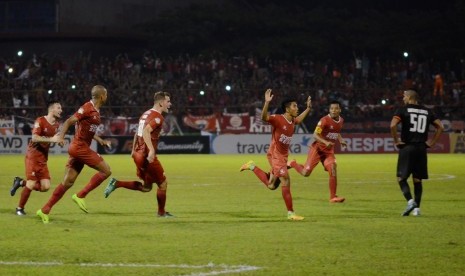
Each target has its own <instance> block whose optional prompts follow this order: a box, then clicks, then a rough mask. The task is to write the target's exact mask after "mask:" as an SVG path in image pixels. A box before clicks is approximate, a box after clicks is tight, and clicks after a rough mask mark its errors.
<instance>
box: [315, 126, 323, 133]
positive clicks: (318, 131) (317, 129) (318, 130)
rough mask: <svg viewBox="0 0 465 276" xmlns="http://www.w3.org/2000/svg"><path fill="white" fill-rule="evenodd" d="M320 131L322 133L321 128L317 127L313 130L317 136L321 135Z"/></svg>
mask: <svg viewBox="0 0 465 276" xmlns="http://www.w3.org/2000/svg"><path fill="white" fill-rule="evenodd" d="M322 131H323V130H322V129H321V127H319V126H317V127H316V128H315V132H316V133H318V134H321V132H322Z"/></svg>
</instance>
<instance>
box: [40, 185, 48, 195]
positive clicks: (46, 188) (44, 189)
mask: <svg viewBox="0 0 465 276" xmlns="http://www.w3.org/2000/svg"><path fill="white" fill-rule="evenodd" d="M49 189H50V184H44V185H40V192H42V193H43V192H46V191H48V190H49Z"/></svg>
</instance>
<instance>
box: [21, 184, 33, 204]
mask: <svg viewBox="0 0 465 276" xmlns="http://www.w3.org/2000/svg"><path fill="white" fill-rule="evenodd" d="M31 192H32V190H31V189H29V188H28V187H27V186H24V188H23V191H22V192H21V198H20V199H19V205H18V207H19V208H22V209H24V206H25V205H26V202H27V200H28V199H29V196H30V195H31Z"/></svg>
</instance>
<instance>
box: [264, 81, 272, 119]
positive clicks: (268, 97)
mask: <svg viewBox="0 0 465 276" xmlns="http://www.w3.org/2000/svg"><path fill="white" fill-rule="evenodd" d="M272 99H273V95H272V94H271V89H269V88H268V89H267V90H266V91H265V103H264V104H263V109H262V120H263V121H266V122H268V119H269V117H270V116H269V115H268V108H269V107H270V102H271V100H272Z"/></svg>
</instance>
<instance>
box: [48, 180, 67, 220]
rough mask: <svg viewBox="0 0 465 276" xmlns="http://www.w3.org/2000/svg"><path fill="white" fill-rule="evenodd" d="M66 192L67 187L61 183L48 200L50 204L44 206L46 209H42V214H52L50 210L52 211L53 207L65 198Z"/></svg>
mask: <svg viewBox="0 0 465 276" xmlns="http://www.w3.org/2000/svg"><path fill="white" fill-rule="evenodd" d="M66 191H67V189H66V188H65V186H64V185H63V184H61V183H60V185H58V186H57V187H56V188H55V190H54V191H53V194H52V196H51V197H50V199H49V200H48V202H47V203H46V204H45V205H44V207H42V212H43V213H44V214H48V213H50V210H51V209H52V207H53V205H55V204H56V203H57V202H58V200H60V199H61V198H62V197H63V195H64V194H65V193H66Z"/></svg>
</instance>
